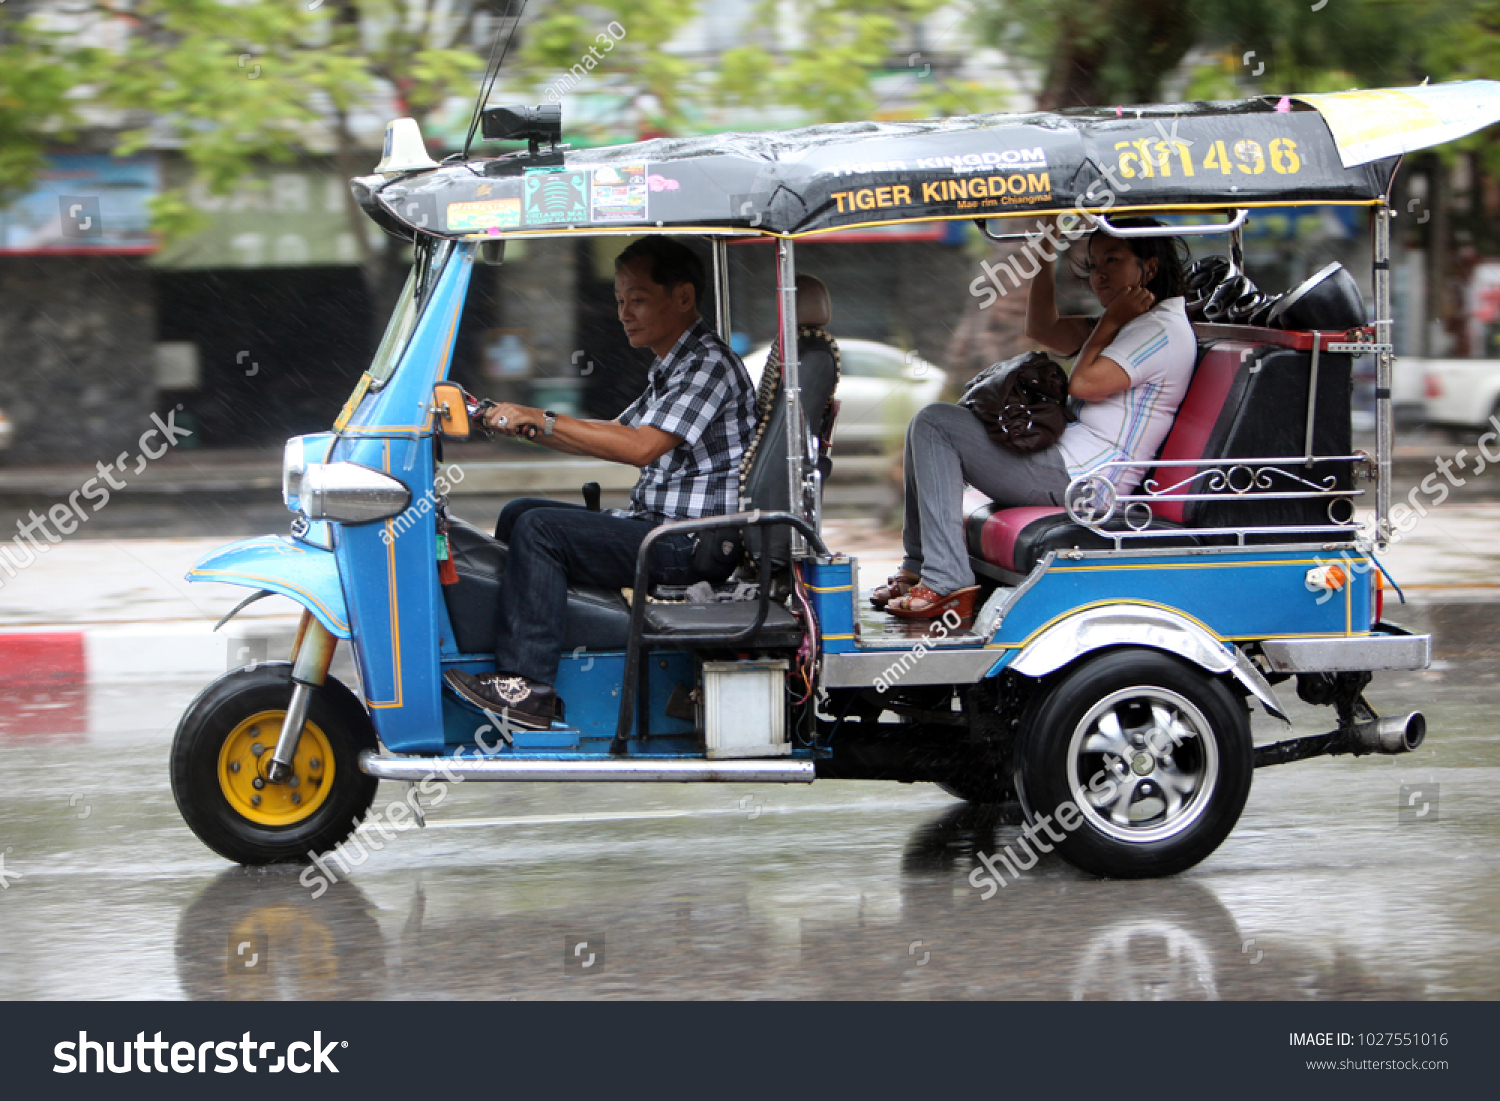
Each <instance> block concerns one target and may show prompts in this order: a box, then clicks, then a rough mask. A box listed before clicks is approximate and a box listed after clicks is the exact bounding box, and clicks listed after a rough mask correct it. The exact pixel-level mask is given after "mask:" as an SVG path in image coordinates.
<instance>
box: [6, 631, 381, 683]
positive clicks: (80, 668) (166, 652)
mask: <svg viewBox="0 0 1500 1101" xmlns="http://www.w3.org/2000/svg"><path fill="white" fill-rule="evenodd" d="M296 632H297V620H296V618H295V617H292V616H287V617H275V618H271V617H267V618H264V619H259V620H246V621H244V622H233V621H232V622H230V623H228V624H226V625H225V626H224V628H223V630H221V631H218V632H215V631H214V629H213V624H212V623H208V622H206V621H182V620H179V621H166V622H159V623H120V624H87V625H82V626H74V625H66V626H63V625H53V626H39V627H25V628H16V629H12V630H8V631H0V685H4V684H5V683H7V682H10V683H16V682H27V683H33V684H35V683H37V682H57V683H69V682H77V681H110V680H130V679H135V678H138V677H143V676H147V677H149V676H156V677H164V676H165V677H171V676H195V675H214V674H219V673H224V672H227V671H228V670H230V669H236V668H239V667H240V666H243V665H251V664H253V663H256V662H264V661H280V660H284V659H285V657H286V655H287V654H288V653H289V652H290V651H291V646H292V639H293V638H294V637H295V635H296ZM346 652H347V651H341V654H342V653H346ZM347 660H348V659H347V658H345V661H346V662H347ZM350 667H351V668H352V665H351V666H350Z"/></svg>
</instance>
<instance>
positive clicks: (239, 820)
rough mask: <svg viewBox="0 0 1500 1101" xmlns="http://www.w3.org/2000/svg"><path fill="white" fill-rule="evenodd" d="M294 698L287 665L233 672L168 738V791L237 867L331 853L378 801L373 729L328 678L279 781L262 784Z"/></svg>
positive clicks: (208, 692)
mask: <svg viewBox="0 0 1500 1101" xmlns="http://www.w3.org/2000/svg"><path fill="white" fill-rule="evenodd" d="M291 698H292V667H291V665H290V663H286V662H276V663H271V664H262V665H256V666H253V667H251V668H248V669H236V670H234V671H233V672H230V673H226V674H225V675H224V676H222V677H220V678H219V679H218V680H216V681H214V682H213V683H212V684H210V685H209V686H208V687H207V688H205V689H204V690H203V691H202V693H200V694H199V696H198V698H197V699H196V700H194V701H193V702H192V704H191V706H189V707H188V709H187V712H186V713H185V714H184V715H183V716H182V721H181V722H180V723H179V724H178V726H177V735H176V737H175V738H174V739H173V741H172V794H173V796H174V797H175V798H176V800H177V809H178V810H180V811H181V812H182V817H183V819H184V820H185V821H186V822H187V824H188V826H189V827H190V828H191V829H192V831H193V832H194V833H195V834H197V835H198V839H199V840H200V841H202V842H203V843H204V844H205V845H207V846H208V847H209V848H210V849H213V850H214V852H216V853H218V854H219V855H220V856H223V857H225V858H227V859H229V860H233V861H234V862H235V863H237V864H280V863H287V862H293V861H303V860H307V859H309V857H310V856H312V855H315V854H317V853H321V852H325V851H327V850H328V849H331V848H333V847H334V846H335V845H337V844H338V843H339V842H340V841H342V840H344V838H346V837H348V836H349V834H350V833H351V832H352V831H353V829H354V826H355V823H356V821H357V820H358V819H360V818H361V817H363V815H364V813H365V812H366V811H368V810H369V809H370V804H371V803H373V802H374V801H375V788H376V787H377V786H378V784H379V781H377V780H376V779H375V778H374V777H373V776H367V775H365V774H364V773H363V772H361V771H360V768H359V755H360V753H361V751H363V750H366V749H374V748H376V740H375V729H374V727H373V726H372V725H371V723H370V717H369V715H368V714H367V713H366V711H365V709H364V707H363V706H362V705H361V704H360V702H359V700H358V699H357V698H355V696H354V693H352V692H350V691H349V689H347V688H345V687H344V686H343V685H342V684H340V683H339V682H338V681H336V680H332V679H330V680H329V681H328V682H327V683H326V684H324V685H323V686H322V687H320V688H317V689H315V690H314V691H313V694H312V699H311V701H310V703H309V705H308V709H307V724H306V725H305V726H304V727H303V728H302V738H301V741H300V742H299V743H298V745H297V753H296V755H295V757H294V758H293V764H292V773H291V776H290V778H289V779H287V780H286V781H285V782H283V783H278V784H273V783H271V782H270V781H269V780H267V779H266V769H267V766H269V764H270V762H271V751H272V750H273V749H275V748H276V739H277V737H278V736H279V735H280V733H281V724H282V720H283V719H285V717H286V709H287V705H288V704H289V703H290V702H291Z"/></svg>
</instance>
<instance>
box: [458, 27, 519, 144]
mask: <svg viewBox="0 0 1500 1101" xmlns="http://www.w3.org/2000/svg"><path fill="white" fill-rule="evenodd" d="M509 6H510V5H509V4H507V5H506V7H507V8H509ZM525 17H526V0H521V10H520V12H519V13H517V15H516V21H515V22H514V23H512V24H511V28H510V34H508V35H507V36H506V38H505V48H504V49H502V50H500V56H499V59H498V60H497V59H496V57H495V51H496V50H497V49H499V47H500V35H499V34H498V33H497V34H496V35H495V41H494V44H493V45H491V46H490V60H489V64H488V65H486V66H485V70H484V78H483V79H482V80H480V82H479V98H478V99H477V100H475V101H474V113H473V115H472V116H470V118H469V132H468V133H467V134H466V135H464V151H463V157H462V159H463V160H468V159H469V147H470V146H471V145H473V144H474V135H475V134H476V133H478V131H479V119H480V116H481V115H482V114H483V112H484V105H485V104H486V103H488V102H489V98H490V93H491V92H492V91H494V89H495V80H496V79H497V78H498V77H499V76H500V67H501V66H502V65H504V64H505V55H506V54H508V53H510V44H511V43H512V42H514V41H515V38H516V32H517V31H518V30H520V29H521V20H522V19H524V18H525Z"/></svg>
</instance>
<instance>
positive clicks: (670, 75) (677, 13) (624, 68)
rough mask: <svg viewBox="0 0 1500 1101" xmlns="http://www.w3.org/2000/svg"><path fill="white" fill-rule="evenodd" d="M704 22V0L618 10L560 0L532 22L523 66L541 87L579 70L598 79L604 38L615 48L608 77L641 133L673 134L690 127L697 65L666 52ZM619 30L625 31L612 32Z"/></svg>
mask: <svg viewBox="0 0 1500 1101" xmlns="http://www.w3.org/2000/svg"><path fill="white" fill-rule="evenodd" d="M697 17H698V3H697V0H635V2H634V3H632V4H631V5H630V6H629V7H628V8H625V7H624V6H623V5H622V6H621V10H619V11H614V10H611V9H610V8H609V7H607V6H604V5H600V4H593V3H588V2H586V0H583V2H581V0H557V2H555V3H551V4H548V5H547V6H546V8H544V9H543V10H542V11H540V12H539V13H538V14H537V15H536V17H535V19H534V20H532V21H530V22H528V23H527V25H526V30H525V42H524V44H523V47H522V50H521V56H520V64H521V67H523V68H524V69H525V70H526V74H525V75H526V77H527V78H529V79H531V80H532V81H534V82H535V83H536V84H538V85H541V84H544V83H547V82H550V81H553V80H554V79H555V78H557V77H559V76H562V75H563V74H566V73H569V72H570V71H571V70H574V68H575V67H576V66H580V65H582V66H584V67H585V69H586V70H587V71H589V72H592V71H593V69H594V68H595V67H596V66H597V65H599V62H598V61H596V60H595V56H596V55H597V54H598V53H599V47H600V46H601V44H602V42H601V36H602V38H603V39H607V40H608V42H609V43H610V46H609V48H608V54H607V57H608V61H607V72H608V74H609V76H610V79H611V82H612V83H613V85H614V86H615V87H617V88H619V89H620V90H621V91H622V92H623V93H624V94H625V96H626V99H627V110H628V111H630V112H632V113H634V114H635V116H636V121H637V127H638V129H640V130H642V131H643V132H644V133H646V134H650V133H672V132H674V131H676V130H677V129H678V128H679V127H680V126H681V125H682V123H683V122H684V121H685V119H684V114H683V107H684V99H685V98H686V97H690V96H691V93H692V90H693V84H694V80H695V71H694V65H693V63H692V62H691V61H690V60H688V59H687V58H684V57H682V56H680V55H678V54H675V53H671V52H669V51H668V50H667V49H666V48H665V47H666V45H667V44H668V43H669V42H671V40H672V39H673V38H675V37H676V36H677V34H678V33H679V32H680V31H681V30H682V29H683V28H684V27H685V26H687V25H688V24H689V23H691V22H692V21H693V20H694V19H696V18H697ZM612 23H613V24H614V25H616V26H617V27H618V28H619V29H618V30H615V31H613V33H611V31H610V29H609V28H610V26H611V24H612ZM621 31H623V32H624V33H623V35H621V33H620V32H621ZM591 49H592V50H593V51H594V53H593V54H591V53H590V50H591ZM564 79H565V80H566V79H567V78H566V77H564ZM554 87H556V85H554Z"/></svg>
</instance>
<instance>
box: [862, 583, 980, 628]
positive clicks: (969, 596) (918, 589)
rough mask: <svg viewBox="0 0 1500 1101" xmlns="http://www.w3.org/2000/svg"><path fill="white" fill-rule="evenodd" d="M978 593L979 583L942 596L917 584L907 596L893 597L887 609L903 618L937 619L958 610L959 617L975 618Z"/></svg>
mask: <svg viewBox="0 0 1500 1101" xmlns="http://www.w3.org/2000/svg"><path fill="white" fill-rule="evenodd" d="M978 595H979V586H978V585H970V586H969V587H968V588H967V589H959V590H958V591H957V592H952V593H949V594H948V595H947V596H940V595H938V594H937V593H935V592H933V591H932V590H931V589H929V588H928V587H927V586H926V585H922V584H917V585H914V586H912V590H911V592H909V593H907V594H906V595H905V596H899V597H896V598H895V599H893V600H892V601H891V602H890V603H889V604H887V605H886V606H885V610H886V611H887V612H889V613H890V614H891V615H893V616H899V617H900V618H902V619H937V618H938V617H939V616H943V615H947V613H948V612H949V611H953V612H956V613H957V614H958V618H959V619H973V618H974V600H975V598H976V597H978Z"/></svg>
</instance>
